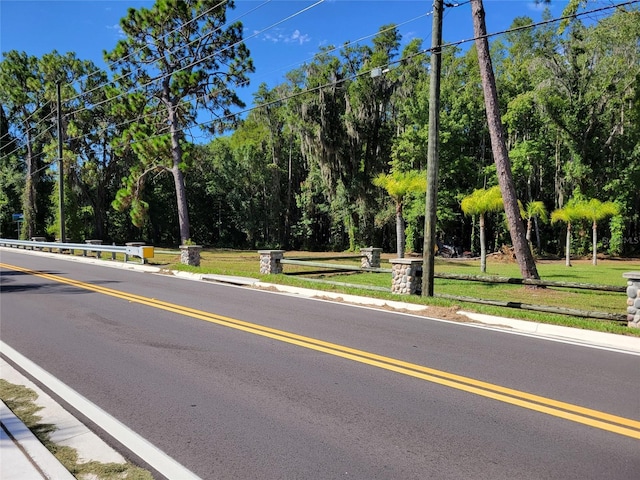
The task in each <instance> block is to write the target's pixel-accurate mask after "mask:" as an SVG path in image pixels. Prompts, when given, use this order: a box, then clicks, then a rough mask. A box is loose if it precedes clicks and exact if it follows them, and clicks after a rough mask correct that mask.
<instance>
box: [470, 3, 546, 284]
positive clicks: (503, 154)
mask: <svg viewBox="0 0 640 480" xmlns="http://www.w3.org/2000/svg"><path fill="white" fill-rule="evenodd" d="M471 12H472V15H473V30H474V35H475V37H476V48H477V50H478V62H479V64H480V76H481V78H482V88H483V90H484V101H485V108H486V111H487V123H488V126H489V134H490V136H491V148H492V151H493V158H494V161H495V164H496V169H497V173H498V183H499V184H500V190H501V192H502V199H503V201H504V211H505V213H506V215H507V222H508V224H509V233H510V234H511V242H512V243H513V248H514V251H515V255H516V260H517V261H518V265H519V266H520V273H521V274H522V278H534V279H539V278H540V276H539V275H538V270H537V268H536V263H535V260H534V258H533V255H532V253H531V249H530V248H529V244H528V242H527V239H526V232H525V228H524V224H523V222H522V219H521V218H520V209H519V207H518V199H517V197H516V189H515V185H514V183H513V176H512V173H511V161H510V160H509V154H508V152H507V146H506V144H505V135H504V128H503V126H502V123H501V118H500V111H499V108H498V92H497V89H496V80H495V77H494V74H493V66H492V64H491V56H490V55H489V41H488V40H487V36H486V35H487V27H486V24H485V20H484V7H483V5H482V0H472V1H471Z"/></svg>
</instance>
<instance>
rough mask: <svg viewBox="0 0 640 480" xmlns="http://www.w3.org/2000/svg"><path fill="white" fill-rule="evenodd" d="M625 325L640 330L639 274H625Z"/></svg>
mask: <svg viewBox="0 0 640 480" xmlns="http://www.w3.org/2000/svg"><path fill="white" fill-rule="evenodd" d="M622 276H623V277H624V278H626V279H627V322H628V323H627V325H628V326H629V327H633V328H640V272H627V273H623V274H622Z"/></svg>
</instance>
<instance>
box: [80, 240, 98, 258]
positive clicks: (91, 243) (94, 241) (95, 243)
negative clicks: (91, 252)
mask: <svg viewBox="0 0 640 480" xmlns="http://www.w3.org/2000/svg"><path fill="white" fill-rule="evenodd" d="M84 243H86V244H87V245H102V240H85V241H84ZM101 253H102V252H96V258H100V255H101ZM82 256H83V257H86V256H87V251H86V250H83V251H82Z"/></svg>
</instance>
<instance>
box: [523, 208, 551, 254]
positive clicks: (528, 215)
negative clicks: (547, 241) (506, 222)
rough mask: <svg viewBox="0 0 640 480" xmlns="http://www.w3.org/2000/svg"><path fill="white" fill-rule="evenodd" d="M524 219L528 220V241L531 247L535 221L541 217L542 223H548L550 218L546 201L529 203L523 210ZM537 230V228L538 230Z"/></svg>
mask: <svg viewBox="0 0 640 480" xmlns="http://www.w3.org/2000/svg"><path fill="white" fill-rule="evenodd" d="M522 213H523V215H522V216H523V217H524V219H525V220H526V221H527V242H529V246H530V247H531V246H532V244H531V230H532V227H533V222H535V221H536V219H539V220H540V221H541V222H542V223H547V220H549V214H548V213H547V207H545V206H544V202H540V201H536V202H529V203H527V206H526V208H524V209H523V211H522ZM536 231H537V230H536ZM537 243H538V250H540V237H539V236H538V242H537ZM532 250H533V247H532Z"/></svg>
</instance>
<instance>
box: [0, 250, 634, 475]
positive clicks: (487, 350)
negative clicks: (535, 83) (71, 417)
mask: <svg viewBox="0 0 640 480" xmlns="http://www.w3.org/2000/svg"><path fill="white" fill-rule="evenodd" d="M256 261H257V260H256ZM0 273H1V280H2V282H1V299H0V315H1V322H2V323H1V325H0V327H1V330H0V332H1V336H2V341H3V342H5V343H6V344H8V345H9V346H11V347H12V348H14V349H15V350H17V351H18V352H20V353H21V354H23V355H25V356H26V357H28V358H29V359H31V360H32V361H33V362H35V363H36V364H38V365H40V366H41V367H43V368H44V369H46V370H47V371H49V372H50V373H51V374H52V375H54V376H55V377H57V378H58V379H59V380H61V381H62V382H64V383H65V384H67V385H68V386H70V387H71V388H73V389H75V390H76V391H78V392H79V393H81V394H82V395H84V396H85V397H86V398H88V399H89V400H90V401H92V402H93V403H95V404H96V405H98V406H99V407H101V408H102V409H104V410H105V411H107V412H108V413H110V414H111V415H113V416H114V417H116V418H117V419H118V420H119V421H121V422H122V423H124V424H125V425H127V426H128V427H130V428H131V429H133V430H134V431H135V432H137V433H138V434H140V435H142V436H143V437H145V438H146V439H147V440H149V441H150V442H151V443H153V444H154V445H156V446H157V447H158V448H160V449H161V450H163V451H164V452H166V453H167V454H168V455H170V456H171V457H173V458H174V459H175V460H177V461H178V462H179V463H181V464H182V465H184V466H185V467H186V468H188V469H189V470H191V471H192V472H194V473H196V474H197V475H199V476H200V477H202V478H204V479H227V478H229V479H339V478H340V479H342V478H352V479H368V480H370V479H427V478H433V479H471V478H473V479H492V480H498V479H510V480H513V479H535V480H540V479H563V480H569V479H581V480H584V479H607V480H613V479H624V480H629V479H632V478H640V441H639V440H640V356H637V355H630V354H624V353H620V352H614V351H607V350H602V349H593V348H589V347H585V346H578V345H569V344H564V343H555V342H549V341H546V340H543V339H537V338H531V337H525V336H518V335H511V334H509V333H508V332H498V331H492V330H486V329H479V328H474V327H472V326H469V325H465V324H457V323H451V322H442V321H435V320H431V319H426V318H423V317H419V316H413V315H404V314H398V313H393V312H388V311H384V310H374V309H369V308H360V307H354V306H349V305H343V304H339V303H331V302H325V301H320V300H309V299H303V298H296V297H294V296H288V295H283V294H276V293H271V292H265V291H257V290H255V289H251V288H246V287H233V286H226V285H219V284H211V283H205V282H193V281H187V280H181V279H176V278H172V277H170V276H166V275H156V274H149V273H141V272H134V271H126V270H120V269H112V268H104V267H99V266H94V265H87V264H82V263H75V262H67V261H62V260H56V259H50V258H44V257H39V256H31V255H25V254H19V253H11V252H2V255H1V257H0ZM471 288H472V287H471Z"/></svg>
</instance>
